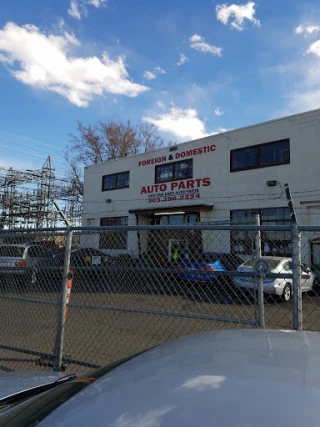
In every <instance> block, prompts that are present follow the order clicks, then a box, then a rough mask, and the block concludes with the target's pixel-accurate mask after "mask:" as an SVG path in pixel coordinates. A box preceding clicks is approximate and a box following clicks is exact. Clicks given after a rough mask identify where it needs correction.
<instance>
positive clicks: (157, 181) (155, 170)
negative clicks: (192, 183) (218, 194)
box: [154, 158, 193, 184]
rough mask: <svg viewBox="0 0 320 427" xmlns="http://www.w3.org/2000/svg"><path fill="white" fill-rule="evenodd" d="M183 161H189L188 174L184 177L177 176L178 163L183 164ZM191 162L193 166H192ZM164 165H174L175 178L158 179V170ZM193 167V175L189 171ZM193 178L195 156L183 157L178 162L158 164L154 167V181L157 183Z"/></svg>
mask: <svg viewBox="0 0 320 427" xmlns="http://www.w3.org/2000/svg"><path fill="white" fill-rule="evenodd" d="M181 163H188V166H187V169H188V176H187V177H184V178H176V165H177V164H181ZM190 164H191V167H190ZM164 166H172V167H173V178H169V179H166V180H158V179H157V171H158V170H159V168H161V167H164ZM190 169H191V175H190V173H189V171H190ZM192 178H193V158H192V159H183V160H179V161H177V162H169V163H163V164H161V165H157V166H156V167H155V169H154V182H155V184H162V183H165V182H172V181H183V180H184V179H192Z"/></svg>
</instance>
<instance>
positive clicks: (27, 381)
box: [0, 371, 67, 399]
mask: <svg viewBox="0 0 320 427" xmlns="http://www.w3.org/2000/svg"><path fill="white" fill-rule="evenodd" d="M66 375H67V374H66V373H65V372H35V371H33V372H5V373H3V374H0V399H3V398H4V397H7V396H10V395H11V394H15V393H18V392H20V391H24V390H28V389H30V388H33V387H38V386H40V385H45V384H49V383H52V382H54V381H56V380H58V379H59V378H62V377H65V376H66Z"/></svg>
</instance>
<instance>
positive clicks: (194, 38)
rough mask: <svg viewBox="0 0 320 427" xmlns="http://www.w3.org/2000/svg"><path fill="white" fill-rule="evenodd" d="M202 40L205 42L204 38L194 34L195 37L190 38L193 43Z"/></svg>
mask: <svg viewBox="0 0 320 427" xmlns="http://www.w3.org/2000/svg"><path fill="white" fill-rule="evenodd" d="M202 40H203V37H201V36H199V34H194V35H193V36H191V37H190V41H191V43H197V42H201V41H202Z"/></svg>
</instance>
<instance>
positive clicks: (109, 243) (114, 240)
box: [99, 216, 128, 249]
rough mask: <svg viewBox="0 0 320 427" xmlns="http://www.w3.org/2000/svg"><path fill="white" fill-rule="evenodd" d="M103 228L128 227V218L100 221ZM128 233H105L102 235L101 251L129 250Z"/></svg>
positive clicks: (100, 239)
mask: <svg viewBox="0 0 320 427" xmlns="http://www.w3.org/2000/svg"><path fill="white" fill-rule="evenodd" d="M100 225H101V226H104V227H105V226H109V227H110V226H117V225H119V226H121V225H128V217H127V216H119V217H109V218H101V219H100ZM127 240H128V232H127V231H121V230H119V231H114V230H112V231H105V232H103V233H100V238H99V248H100V249H127Z"/></svg>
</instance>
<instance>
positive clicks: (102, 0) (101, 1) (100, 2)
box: [88, 0, 107, 8]
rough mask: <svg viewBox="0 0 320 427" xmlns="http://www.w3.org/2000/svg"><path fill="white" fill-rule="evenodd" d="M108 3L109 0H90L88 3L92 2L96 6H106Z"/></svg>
mask: <svg viewBox="0 0 320 427" xmlns="http://www.w3.org/2000/svg"><path fill="white" fill-rule="evenodd" d="M106 3H107V0H88V4H91V5H92V6H94V7H97V8H99V7H101V6H105V5H106Z"/></svg>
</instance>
